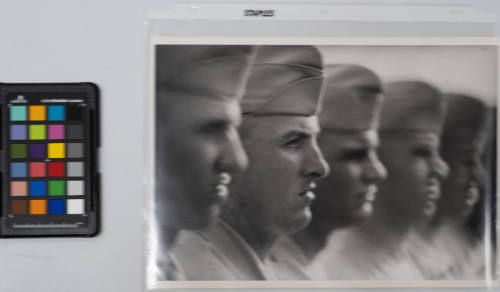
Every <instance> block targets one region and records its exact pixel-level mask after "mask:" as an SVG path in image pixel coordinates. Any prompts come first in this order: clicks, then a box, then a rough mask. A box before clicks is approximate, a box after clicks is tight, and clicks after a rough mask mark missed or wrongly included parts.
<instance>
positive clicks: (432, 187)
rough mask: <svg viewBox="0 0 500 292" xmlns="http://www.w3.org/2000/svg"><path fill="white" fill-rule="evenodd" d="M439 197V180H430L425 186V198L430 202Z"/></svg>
mask: <svg viewBox="0 0 500 292" xmlns="http://www.w3.org/2000/svg"><path fill="white" fill-rule="evenodd" d="M440 197H441V186H440V183H439V180H438V179H436V178H432V179H430V180H429V183H428V186H427V198H428V199H429V200H431V201H437V200H439V198H440Z"/></svg>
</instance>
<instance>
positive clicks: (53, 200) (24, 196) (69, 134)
mask: <svg viewBox="0 0 500 292" xmlns="http://www.w3.org/2000/svg"><path fill="white" fill-rule="evenodd" d="M82 110H83V107H82V106H80V105H11V106H10V122H11V123H10V140H11V144H10V159H11V162H10V177H11V178H12V180H11V183H10V184H11V187H10V196H11V197H13V199H12V200H11V209H10V212H9V213H10V214H13V215H27V214H29V215H46V214H80V215H81V214H84V209H85V208H84V205H85V198H84V196H85V188H84V178H83V177H84V169H85V162H84V148H85V143H83V141H85V136H84V131H83V116H82Z"/></svg>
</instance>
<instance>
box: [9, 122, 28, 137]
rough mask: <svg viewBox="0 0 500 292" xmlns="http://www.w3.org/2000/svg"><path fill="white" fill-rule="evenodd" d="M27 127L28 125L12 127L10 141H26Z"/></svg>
mask: <svg viewBox="0 0 500 292" xmlns="http://www.w3.org/2000/svg"><path fill="white" fill-rule="evenodd" d="M26 133H27V127H26V125H11V126H10V139H11V140H26V136H27V135H26Z"/></svg>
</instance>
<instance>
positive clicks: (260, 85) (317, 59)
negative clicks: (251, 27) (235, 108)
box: [241, 46, 323, 116]
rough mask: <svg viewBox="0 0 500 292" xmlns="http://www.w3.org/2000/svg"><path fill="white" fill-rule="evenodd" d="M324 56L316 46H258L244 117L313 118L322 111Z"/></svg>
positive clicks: (249, 81)
mask: <svg viewBox="0 0 500 292" xmlns="http://www.w3.org/2000/svg"><path fill="white" fill-rule="evenodd" d="M322 83H323V64H322V58H321V54H320V52H319V51H318V49H316V48H315V47H313V46H259V47H257V53H256V57H255V60H254V63H253V66H252V68H251V70H250V76H249V78H248V82H247V86H246V89H245V94H244V96H243V99H242V101H241V108H242V112H243V114H245V115H252V116H266V115H298V116H311V115H315V114H316V113H317V111H318V110H319V105H320V97H321V90H322Z"/></svg>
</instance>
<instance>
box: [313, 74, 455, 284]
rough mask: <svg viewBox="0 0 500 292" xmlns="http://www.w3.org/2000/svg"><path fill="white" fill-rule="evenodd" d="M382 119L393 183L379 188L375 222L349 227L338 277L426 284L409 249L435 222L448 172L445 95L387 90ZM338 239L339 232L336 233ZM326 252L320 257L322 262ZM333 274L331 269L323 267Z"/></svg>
mask: <svg viewBox="0 0 500 292" xmlns="http://www.w3.org/2000/svg"><path fill="white" fill-rule="evenodd" d="M385 89H386V90H385V101H384V105H383V108H382V112H381V117H380V127H379V135H380V147H379V157H380V160H381V161H382V163H383V165H384V166H385V168H386V169H387V179H386V180H384V181H382V182H381V183H380V184H379V187H378V189H379V190H378V195H377V200H375V203H374V209H373V214H372V216H371V217H370V219H369V220H365V221H364V222H362V223H361V224H359V225H356V226H353V227H351V228H348V229H346V230H345V231H344V232H343V233H342V234H338V235H339V236H340V235H341V236H342V242H345V244H344V245H337V246H333V245H332V248H336V249H337V250H336V251H335V254H336V255H339V256H338V257H336V260H335V263H334V262H330V261H329V262H328V263H327V264H328V265H330V266H339V267H343V269H336V268H334V267H332V271H333V270H334V271H335V273H331V274H329V276H330V279H342V280H421V279H423V275H422V273H421V272H420V270H419V269H418V268H417V267H416V266H415V265H414V264H413V262H412V261H411V260H410V257H409V255H408V254H407V252H406V250H405V241H406V239H407V237H408V235H409V232H410V231H411V229H412V228H413V226H415V225H416V224H418V223H419V222H422V221H426V220H431V218H432V217H433V216H434V214H435V212H436V207H437V200H438V198H439V196H440V184H441V181H442V180H443V179H444V178H445V177H446V175H447V172H448V167H447V165H446V164H445V163H444V162H443V160H442V159H441V156H440V155H439V143H440V135H441V130H442V126H443V121H444V113H445V112H444V110H445V108H444V99H443V96H442V95H441V93H440V92H439V91H438V90H437V89H435V88H434V87H432V86H431V85H428V84H426V83H423V82H417V81H401V82H395V83H390V84H388V85H387V86H386V87H385ZM334 235H335V233H334ZM323 258H325V257H323V255H322V254H320V255H318V260H321V259H323ZM323 266H324V267H325V270H326V271H327V272H328V268H329V267H328V266H327V265H323Z"/></svg>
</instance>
